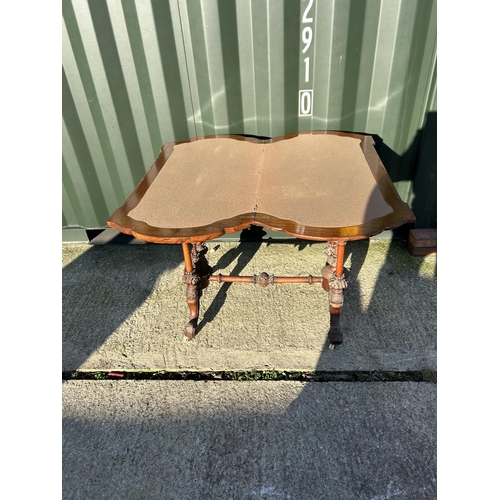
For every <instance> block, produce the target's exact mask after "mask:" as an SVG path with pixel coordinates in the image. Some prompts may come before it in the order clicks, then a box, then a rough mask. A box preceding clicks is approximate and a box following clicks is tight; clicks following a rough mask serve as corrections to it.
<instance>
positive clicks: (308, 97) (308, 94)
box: [299, 0, 314, 116]
mask: <svg viewBox="0 0 500 500" xmlns="http://www.w3.org/2000/svg"><path fill="white" fill-rule="evenodd" d="M313 3H314V0H309V3H308V4H307V6H306V8H305V9H304V13H303V14H302V24H309V23H312V22H313V21H314V19H313V18H312V15H311V17H309V16H310V14H309V11H310V10H311V8H312V6H313ZM312 41H313V28H312V27H311V26H304V27H303V28H302V42H303V43H304V47H303V48H302V54H305V53H306V52H307V51H308V50H309V48H310V47H311V43H312ZM309 79H310V57H309V56H307V57H304V80H305V83H309ZM312 108H313V91H312V89H309V90H299V116H312Z"/></svg>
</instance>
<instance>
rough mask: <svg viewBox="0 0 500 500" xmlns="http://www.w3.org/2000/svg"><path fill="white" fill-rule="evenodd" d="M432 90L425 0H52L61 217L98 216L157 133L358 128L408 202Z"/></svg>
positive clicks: (93, 222)
mask: <svg viewBox="0 0 500 500" xmlns="http://www.w3.org/2000/svg"><path fill="white" fill-rule="evenodd" d="M306 58H308V59H307V61H306ZM300 91H312V96H313V98H312V114H311V115H310V116H299V114H300V113H299V107H300V103H299V95H300ZM435 93H436V2H435V1H433V0H367V1H364V0H354V1H350V0H273V1H266V0H238V1H235V0H190V1H182V0H178V1H177V0H170V1H167V0H148V1H146V0H136V1H133V0H122V1H121V2H118V1H116V0H108V1H104V0H63V121H64V125H63V134H64V137H63V212H64V214H63V224H64V225H66V226H82V227H87V228H91V227H102V226H104V225H105V222H106V219H107V217H108V216H109V214H110V213H111V212H112V211H113V210H114V208H116V207H117V206H118V205H119V204H121V203H122V202H123V201H124V200H125V198H126V196H128V194H129V193H130V191H131V190H132V189H133V187H134V186H135V185H136V183H137V182H138V181H139V180H140V178H141V177H142V175H143V174H144V172H145V171H146V170H147V168H148V167H149V166H150V164H151V163H152V162H153V160H154V158H155V157H156V155H157V153H158V151H159V148H160V147H161V145H162V144H163V143H164V142H167V141H173V140H178V139H183V138H187V137H190V136H196V135H208V134H214V133H221V134H225V133H238V134H242V133H244V134H252V135H258V136H269V137H271V136H279V135H284V134H287V133H290V132H294V131H303V130H311V129H332V130H344V131H353V132H366V133H370V134H372V135H374V136H375V137H376V139H377V142H378V147H379V151H380V154H381V156H382V159H383V161H384V163H385V164H386V166H387V168H388V170H389V173H390V175H391V177H392V178H393V180H394V181H396V185H397V187H398V190H399V191H400V194H401V195H402V196H403V198H404V199H406V200H408V201H409V202H412V201H413V199H414V198H415V193H414V190H413V189H412V181H413V179H414V178H415V176H416V174H417V172H416V171H415V166H418V168H421V169H424V170H425V168H426V166H425V164H424V163H422V162H419V161H418V152H419V150H420V147H421V141H422V133H421V131H422V129H423V128H424V125H425V124H426V120H427V115H428V113H430V112H434V111H435ZM304 99H305V100H304V102H303V104H304V106H303V107H304V109H303V111H306V112H307V111H308V109H307V108H308V103H309V101H308V97H307V96H305V97H304ZM419 176H420V177H419V178H420V184H421V185H422V183H423V185H425V178H426V173H425V171H424V172H422V171H420V172H419ZM418 216H419V214H418V213H417V217H418Z"/></svg>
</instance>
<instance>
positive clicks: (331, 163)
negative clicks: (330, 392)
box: [108, 131, 415, 348]
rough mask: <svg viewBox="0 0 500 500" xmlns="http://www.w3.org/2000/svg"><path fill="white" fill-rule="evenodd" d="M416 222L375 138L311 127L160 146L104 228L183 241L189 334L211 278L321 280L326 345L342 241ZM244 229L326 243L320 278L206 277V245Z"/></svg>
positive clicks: (341, 281)
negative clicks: (261, 135) (268, 136)
mask: <svg viewBox="0 0 500 500" xmlns="http://www.w3.org/2000/svg"><path fill="white" fill-rule="evenodd" d="M414 220H415V216H414V214H413V212H412V211H411V209H410V208H409V206H408V205H407V204H406V203H404V202H403V201H402V200H401V198H400V197H399V195H398V193H397V191H396V189H395V187H394V185H393V184H392V182H391V179H390V178H389V175H388V174H387V171H386V170H385V168H384V166H383V164H382V162H381V160H380V158H379V157H378V155H377V152H376V151H375V148H374V141H373V139H372V137H370V136H365V135H358V134H348V133H342V132H332V131H314V132H306V133H300V134H291V135H287V136H285V137H279V138H274V139H268V140H267V139H266V140H260V139H256V138H250V137H245V136H237V135H217V136H206V137H197V138H194V139H189V140H184V141H177V142H175V143H167V144H164V145H163V147H162V148H161V152H160V155H159V156H158V158H157V159H156V161H155V163H154V164H153V165H152V166H151V168H150V169H149V170H148V172H147V173H146V175H145V176H144V177H143V179H142V180H141V182H140V183H139V184H138V185H137V187H136V188H135V189H134V191H133V192H132V193H131V195H130V196H129V197H128V199H127V200H126V201H125V203H124V204H123V205H122V206H121V207H120V208H118V209H117V210H115V212H114V213H113V214H112V215H111V217H110V218H109V220H108V225H109V226H111V227H114V228H116V229H119V230H120V231H122V232H123V233H126V234H131V235H134V236H135V237H136V238H139V239H141V240H145V241H149V242H154V243H174V244H179V243H180V244H182V248H183V252H184V261H185V272H184V282H185V283H186V285H187V292H186V299H187V304H188V306H189V310H190V320H189V322H188V323H187V325H186V327H185V329H184V333H185V335H186V336H188V337H194V336H195V335H196V327H197V324H198V312H199V299H200V296H201V291H202V290H203V289H204V288H206V287H207V286H208V284H209V282H210V281H216V282H218V283H221V282H245V283H255V284H259V285H261V286H267V285H269V284H278V283H309V284H312V283H321V284H322V286H323V289H324V290H325V291H327V292H328V297H329V306H330V330H329V333H328V338H329V340H330V347H332V348H333V347H334V346H335V345H339V344H341V343H342V332H341V330H340V327H339V317H340V312H341V309H342V305H343V300H344V299H343V289H344V288H346V286H347V282H346V279H345V276H344V249H345V245H346V242H347V241H349V240H359V239H364V238H369V237H370V236H373V235H376V234H378V233H380V232H382V231H384V230H386V229H393V228H395V227H398V226H400V225H402V224H404V223H407V222H413V221H414ZM250 225H257V226H263V227H266V228H269V229H271V230H273V231H283V232H285V233H287V234H289V235H291V236H294V237H296V238H302V239H306V240H313V241H325V242H326V243H327V246H326V249H325V253H326V256H327V263H326V265H325V267H323V269H322V271H321V276H317V277H316V276H309V277H280V276H274V275H272V274H267V273H264V272H263V273H261V274H260V275H258V276H222V275H220V274H219V275H212V269H211V267H210V266H209V264H208V262H207V260H206V257H205V254H206V252H207V247H206V246H205V244H204V242H205V241H207V240H210V239H213V238H217V237H219V236H221V235H223V234H225V233H232V232H235V231H241V230H242V229H245V228H248V227H249V226H250ZM190 244H191V248H190V246H189V245H190Z"/></svg>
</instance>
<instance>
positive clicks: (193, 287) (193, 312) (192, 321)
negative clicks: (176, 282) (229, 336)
mask: <svg viewBox="0 0 500 500" xmlns="http://www.w3.org/2000/svg"><path fill="white" fill-rule="evenodd" d="M186 274H188V273H186ZM186 274H185V276H186ZM188 279H189V277H188ZM186 302H187V305H188V307H189V312H190V314H189V321H188V323H187V324H186V326H185V327H184V335H185V336H186V337H188V338H190V339H193V338H194V337H195V336H196V327H197V326H198V316H199V312H200V293H199V289H198V284H188V286H187V290H186Z"/></svg>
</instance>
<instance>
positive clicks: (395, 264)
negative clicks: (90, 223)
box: [62, 240, 437, 371]
mask: <svg viewBox="0 0 500 500" xmlns="http://www.w3.org/2000/svg"><path fill="white" fill-rule="evenodd" d="M208 247H209V252H208V254H207V257H208V260H209V263H210V264H211V265H212V266H213V267H214V273H219V272H221V273H222V274H241V275H253V274H259V273H260V272H262V271H266V272H268V273H272V274H275V275H277V276H290V275H298V276H301V275H304V276H307V275H309V274H313V275H320V271H321V268H322V267H323V266H324V264H325V260H326V259H325V255H324V253H323V249H324V247H325V245H324V243H310V242H300V243H299V242H294V243H290V242H286V243H281V242H272V241H270V242H269V241H268V242H266V243H260V242H213V241H212V242H209V243H208ZM436 259H437V257H436V256H426V257H413V256H411V255H410V253H409V251H408V249H407V247H406V244H405V243H404V242H402V241H388V240H371V241H370V242H369V241H366V240H365V241H358V242H349V243H348V244H347V247H346V268H347V269H349V275H348V283H349V285H348V288H347V289H346V290H345V304H344V308H343V311H342V316H341V326H342V328H343V330H344V344H343V345H342V346H341V348H340V349H338V350H335V351H330V350H328V341H327V331H328V322H329V313H328V298H327V293H326V292H325V291H323V289H322V288H321V285H320V284H314V285H307V284H292V285H274V286H268V287H266V288H261V287H258V286H257V287H256V286H254V285H251V284H240V283H235V284H229V283H226V284H217V283H211V284H210V285H209V287H208V288H207V289H206V290H204V293H203V297H202V299H201V311H200V318H201V320H200V327H199V334H198V336H197V337H196V339H194V340H192V341H187V340H186V338H185V337H184V335H183V328H184V325H185V323H186V322H187V319H188V316H189V312H188V308H187V305H186V302H185V285H183V283H182V274H183V267H184V264H183V260H182V250H181V247H180V245H155V244H144V245H101V246H92V245H81V244H80V245H78V244H76V245H63V249H62V261H63V272H62V277H63V283H62V284H63V287H62V290H63V299H62V311H63V356H62V360H63V366H62V368H63V371H73V370H137V369H139V370H200V371H212V370H249V369H280V370H435V369H436Z"/></svg>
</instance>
